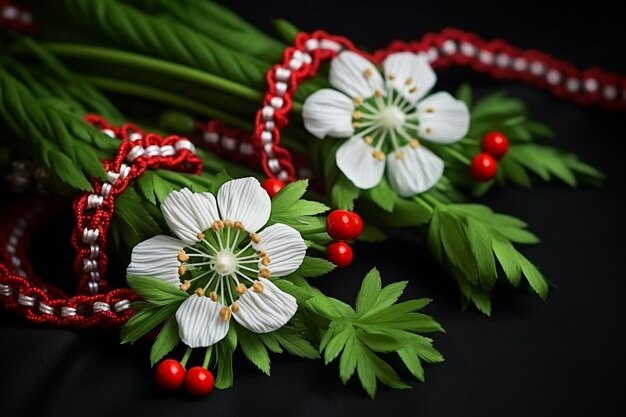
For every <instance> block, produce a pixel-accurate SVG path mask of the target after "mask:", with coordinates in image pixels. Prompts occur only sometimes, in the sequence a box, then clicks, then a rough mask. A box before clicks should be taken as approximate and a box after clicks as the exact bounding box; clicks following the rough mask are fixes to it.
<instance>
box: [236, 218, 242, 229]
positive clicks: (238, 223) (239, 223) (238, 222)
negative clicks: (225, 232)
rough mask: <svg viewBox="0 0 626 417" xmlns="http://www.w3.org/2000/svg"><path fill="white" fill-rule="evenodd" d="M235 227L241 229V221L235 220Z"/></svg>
mask: <svg viewBox="0 0 626 417" xmlns="http://www.w3.org/2000/svg"><path fill="white" fill-rule="evenodd" d="M235 229H239V230H243V223H242V222H240V221H239V220H237V221H236V222H235Z"/></svg>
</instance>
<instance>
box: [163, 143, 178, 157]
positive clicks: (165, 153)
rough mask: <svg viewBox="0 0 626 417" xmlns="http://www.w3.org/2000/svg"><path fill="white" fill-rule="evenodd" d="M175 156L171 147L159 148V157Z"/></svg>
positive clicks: (174, 150) (174, 151)
mask: <svg viewBox="0 0 626 417" xmlns="http://www.w3.org/2000/svg"><path fill="white" fill-rule="evenodd" d="M175 154H176V149H174V147H173V146H172V145H165V146H161V156H172V155H175Z"/></svg>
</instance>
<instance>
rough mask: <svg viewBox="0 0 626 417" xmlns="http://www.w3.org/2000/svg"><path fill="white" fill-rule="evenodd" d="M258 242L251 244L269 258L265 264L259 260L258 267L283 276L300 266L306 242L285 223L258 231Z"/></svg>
mask: <svg viewBox="0 0 626 417" xmlns="http://www.w3.org/2000/svg"><path fill="white" fill-rule="evenodd" d="M259 239H260V241H259V243H258V244H253V245H252V246H253V247H254V249H255V250H257V251H263V252H265V253H266V254H267V257H268V258H269V259H270V264H269V265H265V264H262V263H261V260H259V268H264V267H266V268H268V269H269V270H270V271H271V276H273V277H283V276H285V275H289V274H291V273H292V272H294V271H295V270H296V269H298V268H300V265H302V261H303V260H304V255H305V254H306V244H305V243H304V239H302V236H301V235H300V232H298V231H297V230H296V229H294V228H293V227H291V226H287V225H286V224H282V223H277V224H274V225H271V226H270V227H268V228H266V229H265V230H263V231H262V232H261V233H259Z"/></svg>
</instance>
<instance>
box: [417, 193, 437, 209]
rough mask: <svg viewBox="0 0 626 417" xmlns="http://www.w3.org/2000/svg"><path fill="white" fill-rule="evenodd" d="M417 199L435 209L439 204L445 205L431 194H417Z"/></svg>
mask: <svg viewBox="0 0 626 417" xmlns="http://www.w3.org/2000/svg"><path fill="white" fill-rule="evenodd" d="M420 200H421V201H420ZM415 201H417V202H418V203H424V204H428V205H429V206H430V207H431V209H433V210H434V209H436V208H437V207H439V206H443V205H444V204H443V203H442V202H441V201H439V200H437V199H436V198H434V197H431V196H429V195H428V194H420V195H417V196H415Z"/></svg>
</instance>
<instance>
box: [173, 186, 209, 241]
mask: <svg viewBox="0 0 626 417" xmlns="http://www.w3.org/2000/svg"><path fill="white" fill-rule="evenodd" d="M161 211H162V212H163V217H165V221H166V222H167V225H168V226H169V227H170V229H172V231H173V232H174V233H175V234H176V235H177V236H178V237H179V238H180V239H181V240H182V241H183V242H185V243H187V244H188V245H193V244H194V243H196V242H197V241H198V238H197V237H196V236H197V234H198V233H201V232H204V231H205V230H206V229H208V228H210V227H211V225H212V224H213V222H214V221H215V220H217V219H219V216H218V213H217V204H216V203H215V197H213V195H212V194H210V193H192V192H191V191H190V190H189V189H188V188H183V189H182V190H180V191H172V192H171V193H170V194H169V195H168V196H167V198H166V199H165V201H163V204H161Z"/></svg>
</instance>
